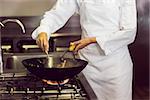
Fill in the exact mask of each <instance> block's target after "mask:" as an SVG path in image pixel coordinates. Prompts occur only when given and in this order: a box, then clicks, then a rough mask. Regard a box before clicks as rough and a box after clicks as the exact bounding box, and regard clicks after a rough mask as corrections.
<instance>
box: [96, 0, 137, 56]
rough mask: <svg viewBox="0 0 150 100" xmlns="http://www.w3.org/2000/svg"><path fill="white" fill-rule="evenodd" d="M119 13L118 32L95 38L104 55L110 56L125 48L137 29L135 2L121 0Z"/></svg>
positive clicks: (132, 39) (131, 40) (132, 0)
mask: <svg viewBox="0 0 150 100" xmlns="http://www.w3.org/2000/svg"><path fill="white" fill-rule="evenodd" d="M120 12H121V13H120V22H119V24H120V30H118V31H116V32H112V33H110V34H108V35H105V36H103V37H97V38H96V41H97V43H98V44H99V46H100V47H101V49H102V50H103V51H104V54H105V55H108V54H111V53H112V52H114V51H116V50H117V49H120V48H122V47H123V46H127V45H128V44H130V43H132V42H133V41H134V39H135V36H136V29H137V11H136V2H135V0H122V2H121V6H120Z"/></svg>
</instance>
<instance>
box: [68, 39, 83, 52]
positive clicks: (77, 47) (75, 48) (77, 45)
mask: <svg viewBox="0 0 150 100" xmlns="http://www.w3.org/2000/svg"><path fill="white" fill-rule="evenodd" d="M80 43H81V41H80V40H79V41H74V42H71V43H70V45H74V46H75V47H74V52H75V53H77V52H78V50H79V47H80V45H81V44H80Z"/></svg>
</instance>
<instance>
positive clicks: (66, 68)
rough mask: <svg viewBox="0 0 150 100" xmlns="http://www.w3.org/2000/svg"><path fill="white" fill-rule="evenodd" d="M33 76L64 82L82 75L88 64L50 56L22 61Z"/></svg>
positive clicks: (77, 60)
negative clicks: (79, 74)
mask: <svg viewBox="0 0 150 100" xmlns="http://www.w3.org/2000/svg"><path fill="white" fill-rule="evenodd" d="M22 63H23V65H24V66H25V67H26V68H27V70H28V71H30V72H31V73H32V74H34V75H36V76H37V77H39V78H41V79H46V80H52V81H62V80H65V79H68V78H72V77H74V76H75V75H77V74H78V73H80V72H81V71H82V70H83V69H84V68H85V67H86V65H87V64H88V62H87V61H84V60H81V59H74V58H63V60H62V59H61V57H55V56H49V57H48V58H47V57H41V58H30V59H25V60H23V61H22Z"/></svg>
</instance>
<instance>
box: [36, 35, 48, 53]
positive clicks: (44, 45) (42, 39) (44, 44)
mask: <svg viewBox="0 0 150 100" xmlns="http://www.w3.org/2000/svg"><path fill="white" fill-rule="evenodd" d="M36 43H37V45H38V46H39V47H40V48H41V49H42V50H43V51H44V52H45V53H48V50H49V42H48V39H47V34H46V33H43V32H42V33H40V34H39V35H38V37H37V40H36Z"/></svg>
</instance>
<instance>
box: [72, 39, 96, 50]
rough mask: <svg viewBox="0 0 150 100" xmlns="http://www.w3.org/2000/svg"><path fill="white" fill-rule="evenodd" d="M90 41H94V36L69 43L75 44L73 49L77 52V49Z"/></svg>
mask: <svg viewBox="0 0 150 100" xmlns="http://www.w3.org/2000/svg"><path fill="white" fill-rule="evenodd" d="M91 43H96V37H89V38H84V39H81V40H79V41H74V42H72V43H71V44H72V45H75V50H74V52H78V50H80V49H82V48H84V47H86V46H87V45H89V44H91Z"/></svg>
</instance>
